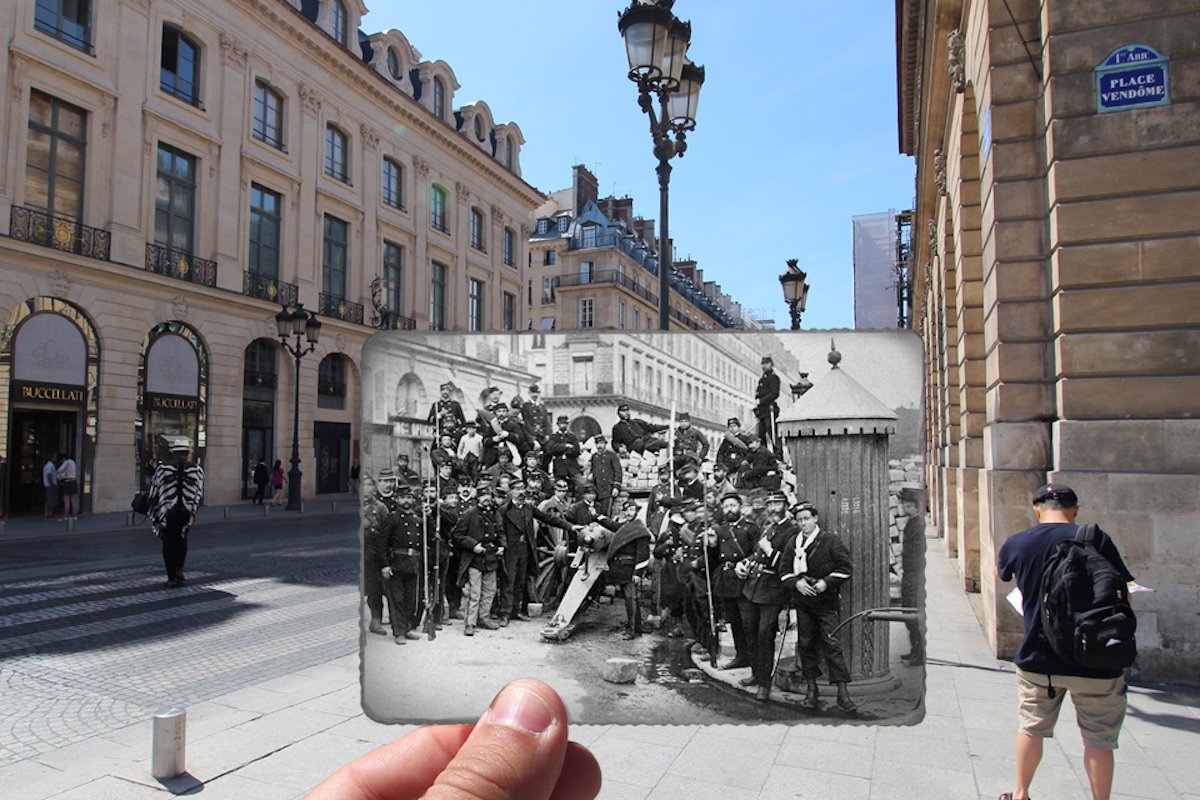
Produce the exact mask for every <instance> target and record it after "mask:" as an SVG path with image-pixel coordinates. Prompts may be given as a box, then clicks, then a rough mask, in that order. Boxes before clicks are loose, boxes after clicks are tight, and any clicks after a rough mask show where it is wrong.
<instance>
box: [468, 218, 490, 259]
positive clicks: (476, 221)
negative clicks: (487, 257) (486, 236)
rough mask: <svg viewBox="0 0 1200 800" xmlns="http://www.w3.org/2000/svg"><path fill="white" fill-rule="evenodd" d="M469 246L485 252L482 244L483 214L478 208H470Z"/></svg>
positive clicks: (485, 249)
mask: <svg viewBox="0 0 1200 800" xmlns="http://www.w3.org/2000/svg"><path fill="white" fill-rule="evenodd" d="M471 247H474V248H475V249H476V250H482V251H483V252H485V253H486V252H487V248H486V247H484V246H483V214H482V213H481V212H480V211H479V209H478V208H472V209H471Z"/></svg>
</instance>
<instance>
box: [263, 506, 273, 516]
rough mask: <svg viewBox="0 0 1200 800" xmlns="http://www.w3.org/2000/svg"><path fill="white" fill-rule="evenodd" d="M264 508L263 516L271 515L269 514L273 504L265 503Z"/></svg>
mask: <svg viewBox="0 0 1200 800" xmlns="http://www.w3.org/2000/svg"><path fill="white" fill-rule="evenodd" d="M262 510H263V516H264V517H269V516H271V505H270V503H263V507H262Z"/></svg>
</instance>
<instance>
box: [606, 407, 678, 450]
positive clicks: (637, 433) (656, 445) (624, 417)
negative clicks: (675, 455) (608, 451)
mask: <svg viewBox="0 0 1200 800" xmlns="http://www.w3.org/2000/svg"><path fill="white" fill-rule="evenodd" d="M617 416H618V417H620V419H619V420H617V424H616V425H613V429H612V438H613V447H620V446H621V445H625V447H626V448H628V449H629V452H631V453H638V454H639V455H640V454H641V453H643V452H645V451H646V450H649V451H650V452H652V453H653V452H657V451H659V450H662V449H663V448H664V447H666V446H667V440H666V439H660V438H658V437H656V436H654V434H656V433H662V432H663V431H665V430H668V429H669V428H670V427H671V426H670V425H655V424H654V423H652V422H646V421H645V420H644V419H634V418H633V415H632V412H630V410H629V404H628V403H621V405H619V406H617Z"/></svg>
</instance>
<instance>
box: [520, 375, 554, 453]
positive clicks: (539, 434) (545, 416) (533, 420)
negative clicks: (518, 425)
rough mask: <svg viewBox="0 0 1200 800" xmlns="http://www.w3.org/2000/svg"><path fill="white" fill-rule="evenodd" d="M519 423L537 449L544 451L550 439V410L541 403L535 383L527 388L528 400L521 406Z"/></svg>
mask: <svg viewBox="0 0 1200 800" xmlns="http://www.w3.org/2000/svg"><path fill="white" fill-rule="evenodd" d="M521 422H523V423H524V424H525V430H527V431H529V435H530V436H531V437H533V440H534V441H535V442H537V445H538V449H540V450H544V449H545V448H546V440H547V439H548V438H549V437H550V409H548V408H546V404H545V403H544V402H542V392H541V390H540V389H538V385H537V384H536V383H534V384H531V385H530V386H529V400H528V402H526V403H525V404H524V405H523V406H521Z"/></svg>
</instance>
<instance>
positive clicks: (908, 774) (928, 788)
mask: <svg viewBox="0 0 1200 800" xmlns="http://www.w3.org/2000/svg"><path fill="white" fill-rule="evenodd" d="M939 744H940V743H939ZM976 794H977V790H976V788H975V776H974V774H973V773H972V772H969V771H968V772H962V771H959V770H955V769H942V768H939V767H933V766H929V765H928V764H912V763H909V762H907V761H888V760H886V759H882V758H879V757H876V759H875V764H874V770H873V772H872V775H871V794H870V800H892V798H895V797H904V798H914V799H915V798H921V799H922V800H959V798H963V797H974V796H975V795H976ZM997 794H999V792H997Z"/></svg>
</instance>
